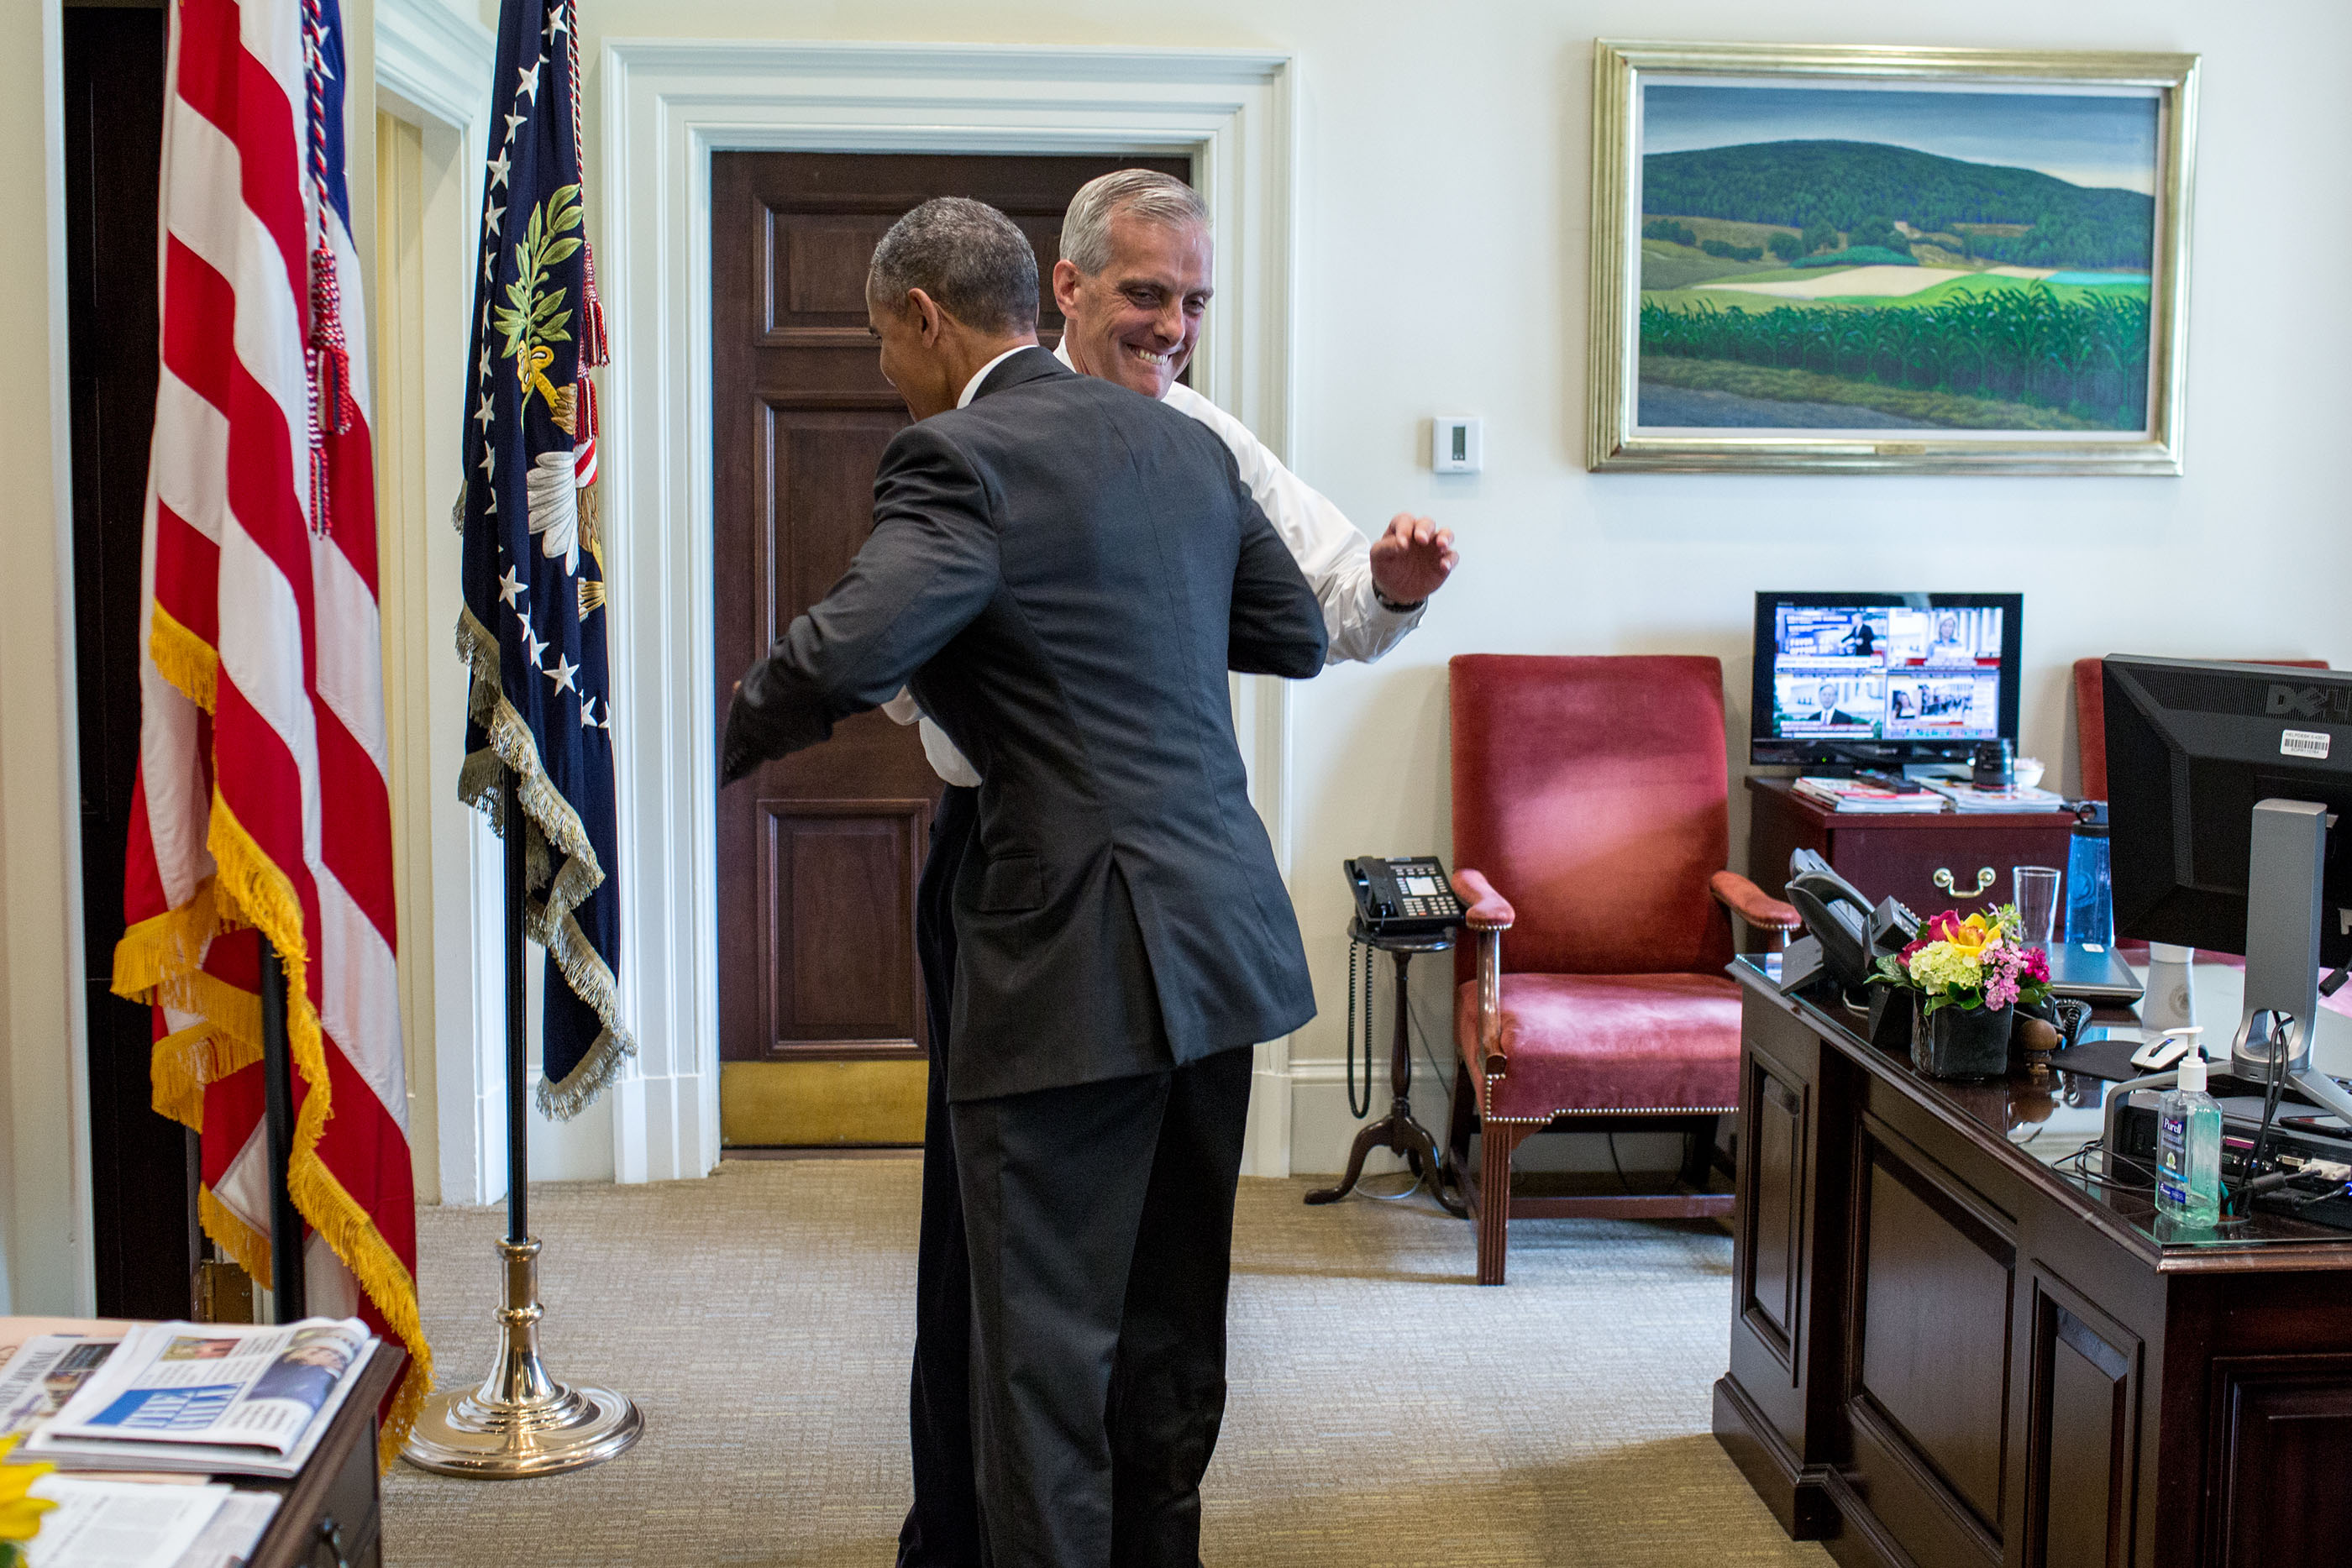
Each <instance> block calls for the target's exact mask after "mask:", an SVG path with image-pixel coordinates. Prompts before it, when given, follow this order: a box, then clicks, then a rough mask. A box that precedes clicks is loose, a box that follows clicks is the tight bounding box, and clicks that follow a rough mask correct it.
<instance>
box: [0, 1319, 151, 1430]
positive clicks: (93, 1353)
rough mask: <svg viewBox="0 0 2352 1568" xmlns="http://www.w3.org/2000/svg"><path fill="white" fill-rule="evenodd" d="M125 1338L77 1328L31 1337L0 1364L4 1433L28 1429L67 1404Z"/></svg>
mask: <svg viewBox="0 0 2352 1568" xmlns="http://www.w3.org/2000/svg"><path fill="white" fill-rule="evenodd" d="M120 1343H121V1341H120V1340H116V1339H110V1338H109V1339H97V1338H91V1337H89V1336H86V1335H83V1334H74V1333H49V1334H40V1335H37V1336H36V1337H34V1338H32V1339H29V1340H26V1342H25V1343H24V1344H23V1345H22V1346H21V1347H20V1348H19V1349H18V1350H17V1351H16V1354H14V1355H12V1356H10V1357H9V1358H8V1360H7V1362H6V1364H5V1366H0V1437H13V1436H14V1435H16V1433H19V1432H28V1431H30V1430H32V1428H34V1427H37V1426H39V1425H40V1424H41V1423H42V1422H44V1421H46V1420H47V1419H48V1418H49V1417H50V1416H54V1415H56V1414H57V1413H58V1411H60V1410H62V1409H64V1408H65V1406H66V1401H68V1399H71V1398H72V1397H73V1396H74V1395H75V1393H76V1392H77V1391H79V1389H80V1387H81V1385H83V1384H84V1383H86V1382H88V1381H89V1376H90V1374H92V1373H94V1372H96V1371H97V1370H98V1369H99V1368H100V1366H103V1365H104V1364H106V1358H107V1357H108V1356H110V1355H111V1354H113V1353H114V1347H115V1346H116V1345H117V1344H120Z"/></svg>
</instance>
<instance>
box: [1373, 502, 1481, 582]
mask: <svg viewBox="0 0 2352 1568" xmlns="http://www.w3.org/2000/svg"><path fill="white" fill-rule="evenodd" d="M1460 559H1462V558H1461V557H1460V556H1459V555H1457V554H1456V553H1454V530H1453V529H1451V528H1439V527H1438V526H1437V525H1436V524H1435V523H1433V522H1432V521H1431V520H1430V519H1429V518H1427V517H1414V516H1413V515H1412V514H1411V513H1410V512H1399V513H1398V514H1397V515H1396V516H1395V517H1391V518H1390V519H1389V531H1388V532H1386V533H1384V534H1382V535H1381V537H1380V538H1376V539H1374V540H1373V541H1372V585H1373V586H1374V587H1376V588H1378V589H1379V590H1380V591H1381V593H1382V594H1384V595H1386V596H1387V597H1388V598H1389V599H1390V600H1391V601H1394V602H1396V603H1398V604H1418V603H1420V602H1421V601H1423V600H1424V599H1426V598H1428V597H1429V596H1430V595H1431V594H1433V593H1434V592H1436V591H1438V590H1439V589H1440V588H1442V587H1443V586H1444V583H1445V580H1446V578H1447V577H1448V576H1450V575H1452V573H1453V570H1454V563H1455V562H1457V561H1459V560H1460Z"/></svg>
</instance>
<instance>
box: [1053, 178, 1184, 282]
mask: <svg viewBox="0 0 2352 1568" xmlns="http://www.w3.org/2000/svg"><path fill="white" fill-rule="evenodd" d="M1120 214H1133V215H1134V216H1136V217H1139V218H1143V219H1146V220H1148V221H1149V222H1151V223H1155V224H1169V225H1175V226H1177V227H1185V226H1189V225H1193V224H1198V225H1201V226H1202V227H1203V228H1206V227H1207V226H1208V223H1209V204H1208V203H1206V202H1204V201H1202V199H1201V193H1200V192H1198V191H1196V190H1194V189H1192V186H1190V185H1188V184H1186V183H1184V182H1183V181H1181V180H1180V179H1178V178H1176V176H1175V175H1173V174H1162V173H1160V172H1158V171H1157V170H1152V169H1120V170H1118V171H1116V172H1112V173H1108V174H1103V175H1099V176H1097V178H1095V179H1092V180H1089V181H1087V183H1085V184H1083V185H1081V186H1079V187H1078V193H1077V194H1076V195H1075V196H1073V197H1071V198H1070V210H1069V211H1068V212H1067V213H1065V214H1063V215H1062V259H1063V260H1064V261H1066V262H1068V263H1070V264H1071V265H1072V266H1074V267H1076V268H1077V269H1078V270H1079V271H1080V272H1083V273H1085V274H1086V275H1087V277H1093V276H1094V275H1095V274H1096V273H1097V272H1100V271H1101V270H1102V269H1103V268H1104V267H1108V266H1109V265H1110V224H1111V220H1112V219H1113V218H1116V217H1118V216H1119V215H1120Z"/></svg>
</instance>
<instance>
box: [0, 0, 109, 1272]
mask: <svg viewBox="0 0 2352 1568" xmlns="http://www.w3.org/2000/svg"><path fill="white" fill-rule="evenodd" d="M57 45H58V34H57V12H56V6H55V5H54V4H46V5H25V4H18V5H8V6H0V148H5V149H7V150H8V151H7V152H6V153H5V156H0V213H5V214H7V221H6V222H5V223H0V343H5V344H7V345H8V364H9V367H10V368H9V371H8V373H7V374H6V375H5V376H0V474H5V475H6V476H7V480H6V484H5V491H0V494H5V499H0V559H5V561H6V562H7V568H6V580H7V582H8V589H9V591H8V603H7V609H6V612H5V614H0V1311H14V1312H70V1311H72V1310H74V1309H75V1308H76V1307H77V1306H79V1305H83V1304H85V1303H86V1302H87V1301H88V1291H89V1251H88V1248H87V1245H86V1238H85V1236H84V1235H83V1228H84V1224H85V1219H86V1214H87V1192H88V1171H87V1164H88V1161H87V1155H86V1152H85V1148H84V1139H83V1136H82V1127H83V1124H84V1119H83V1117H82V1115H81V1111H80V1092H79V1086H80V1083H81V1082H82V1073H81V1071H80V1061H81V1055H80V1051H79V1045H78V1044H77V1041H78V1040H79V1033H80V1019H81V1007H80V997H79V988H78V985H77V982H76V967H77V965H78V964H79V958H80V948H81V944H80V941H79V908H80V906H79V900H78V898H77V897H76V896H75V894H74V892H73V883H74V881H75V878H76V876H77V875H78V869H79V868H78V862H77V860H76V857H75V854H74V852H73V841H72V835H73V833H74V832H75V831H76V829H77V827H78V825H79V824H78V822H77V821H76V817H77V813H76V811H75V810H74V804H73V802H74V788H75V769H74V766H73V758H72V756H71V746H70V742H69V737H70V735H71V733H72V731H71V725H72V716H71V713H70V711H69V709H68V706H67V703H68V698H67V695H66V686H65V680H64V675H65V672H66V670H67V669H68V664H67V660H68V657H69V654H68V649H67V647H66V643H65V641H64V639H65V635H66V631H67V625H68V622H67V614H68V606H69V604H70V601H71V595H72V580H71V576H70V568H69V565H68V558H67V556H66V552H65V549H64V540H65V537H66V528H67V512H66V503H67V496H66V483H67V478H66V474H67V461H68V449H67V432H66V427H65V425H64V423H63V422H62V419H61V418H60V417H59V411H60V409H61V406H62V402H63V398H64V392H65V377H64V364H65V359H64V354H65V278H64V275H63V272H62V269H61V249H62V242H61V240H60V237H59V225H60V222H61V210H60V209H61V204H62V199H63V198H62V191H63V186H62V185H61V184H60V183H59V182H58V169H59V168H60V167H61V164H60V160H59V153H58V135H59V122H58V111H57V101H58V100H57V94H58V74H57V73H58V52H57Z"/></svg>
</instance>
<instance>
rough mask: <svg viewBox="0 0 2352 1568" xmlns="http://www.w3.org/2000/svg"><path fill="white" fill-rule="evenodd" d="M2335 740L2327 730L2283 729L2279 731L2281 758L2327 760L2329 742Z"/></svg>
mask: <svg viewBox="0 0 2352 1568" xmlns="http://www.w3.org/2000/svg"><path fill="white" fill-rule="evenodd" d="M2333 739H2335V737H2334V736H2331V735H2329V734H2328V733H2327V732H2326V731H2325V730H2318V729H2283V730H2281V731H2279V755H2280V756H2281V757H2312V758H2325V757H2326V755H2327V745H2328V742H2329V741H2331V740H2333Z"/></svg>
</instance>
